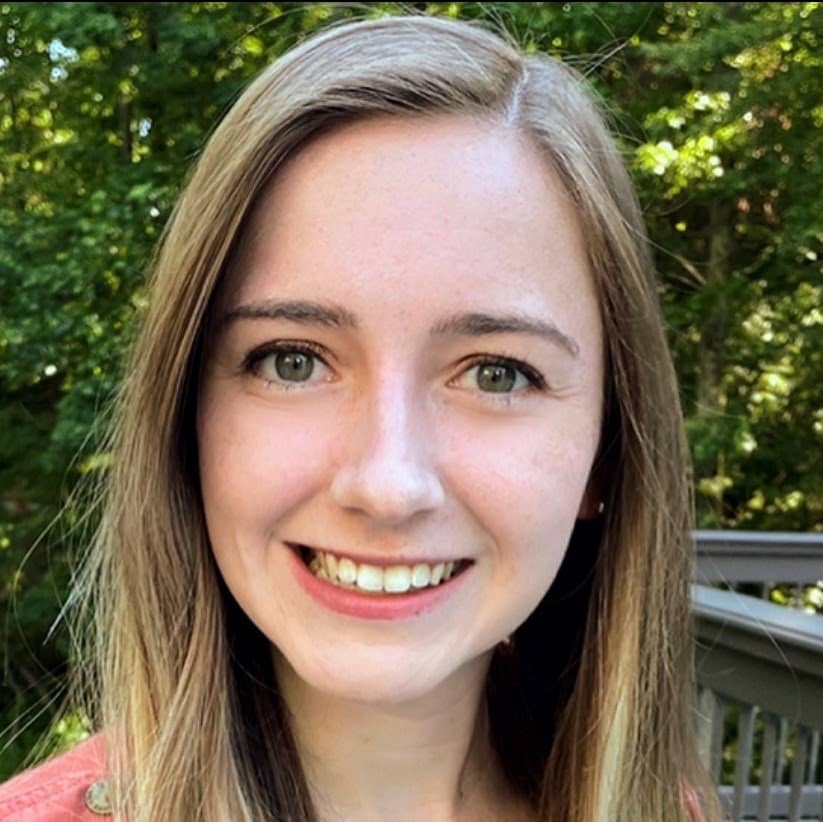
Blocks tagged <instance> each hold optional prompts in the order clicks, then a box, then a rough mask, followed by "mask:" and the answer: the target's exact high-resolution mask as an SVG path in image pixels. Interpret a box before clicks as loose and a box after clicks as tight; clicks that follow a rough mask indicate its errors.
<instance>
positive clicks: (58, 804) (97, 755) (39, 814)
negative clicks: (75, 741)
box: [0, 734, 109, 822]
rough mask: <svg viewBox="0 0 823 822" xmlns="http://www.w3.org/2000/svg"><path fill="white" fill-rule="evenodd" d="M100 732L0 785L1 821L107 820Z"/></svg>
mask: <svg viewBox="0 0 823 822" xmlns="http://www.w3.org/2000/svg"><path fill="white" fill-rule="evenodd" d="M104 776H105V750H104V746H103V737H102V736H101V735H100V734H98V735H96V736H93V737H91V738H90V739H87V740H85V741H84V742H81V743H80V744H79V745H77V746H75V747H74V748H72V749H71V750H70V751H67V752H66V753H63V754H59V755H58V756H55V757H53V758H52V759H49V760H48V761H47V762H44V763H43V764H41V765H37V766H36V767H34V768H31V769H29V770H28V771H24V772H23V773H21V774H18V775H17V776H15V777H13V778H12V779H10V780H9V781H8V782H5V783H4V784H3V785H0V822H7V821H8V822H12V821H13V822H68V820H76V821H77V822H103V819H104V818H105V817H106V816H108V815H109V813H108V811H109V809H108V796H107V789H106V785H105V783H104Z"/></svg>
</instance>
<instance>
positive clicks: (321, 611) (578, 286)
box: [198, 117, 603, 702]
mask: <svg viewBox="0 0 823 822" xmlns="http://www.w3.org/2000/svg"><path fill="white" fill-rule="evenodd" d="M219 312H220V318H222V321H221V322H220V323H219V324H218V328H217V331H216V332H215V335H214V338H213V339H212V340H211V345H210V354H209V356H208V359H207V362H206V368H205V371H204V376H203V380H202V384H201V393H200V403H199V408H198V439H199V454H200V469H201V479H202V493H203V502H204V506H205V513H206V520H207V525H208V532H209V536H210V540H211V544H212V547H213V551H214V556H215V558H216V561H217V564H218V566H219V568H220V571H221V573H222V574H223V577H224V578H225V581H226V584H227V585H228V588H229V590H230V591H231V593H232V594H233V595H234V597H235V598H236V600H237V602H238V603H239V604H240V606H241V607H242V609H243V610H244V611H245V612H246V614H247V615H248V616H249V618H250V619H251V620H252V621H253V622H254V623H255V624H256V625H257V627H258V628H259V629H260V630H261V631H262V632H263V633H264V634H265V635H266V636H268V637H269V639H270V640H271V641H272V643H273V644H274V646H275V647H276V648H277V649H278V651H279V654H280V656H279V658H280V659H285V660H286V661H287V662H288V663H289V664H290V665H291V667H292V668H293V669H294V671H295V672H296V673H297V675H298V676H299V677H300V678H302V679H303V680H304V681H305V682H307V683H309V684H310V685H312V686H314V687H316V688H318V689H320V690H322V691H326V692H329V693H334V694H336V695H338V696H342V697H347V698H355V699H360V700H374V701H391V702H397V701H402V700H405V699H411V698H414V697H416V696H421V695H423V694H425V693H427V692H429V691H431V690H432V689H434V688H435V687H437V686H438V685H441V684H443V683H444V682H446V681H447V680H448V678H449V677H451V676H453V675H455V674H456V673H457V672H458V671H459V670H461V669H466V666H469V665H472V664H477V663H478V662H479V661H483V660H487V659H488V652H489V651H490V649H492V648H493V647H494V645H495V644H496V643H498V642H500V640H502V639H504V638H505V637H506V636H507V635H508V634H510V633H511V632H512V631H514V629H515V628H517V626H518V625H520V624H521V623H522V622H523V621H524V620H525V619H526V617H527V616H528V615H529V614H530V613H531V611H532V610H533V609H534V608H535V607H536V606H537V604H538V603H539V602H540V600H541V598H542V597H543V595H544V593H545V592H546V590H547V589H548V588H549V586H550V585H551V583H552V581H553V579H554V577H555V574H556V572H557V569H558V566H559V565H560V562H561V560H562V558H563V555H564V552H565V550H566V546H567V544H568V541H569V537H570V534H571V531H572V528H573V526H574V523H575V519H576V518H577V517H578V516H582V515H590V514H591V511H592V510H593V508H594V506H595V505H596V497H595V495H594V492H592V491H591V490H590V491H589V493H587V483H588V480H589V472H590V469H591V466H592V461H593V458H594V455H595V452H596V449H597V446H598V438H599V431H600V422H601V403H602V384H603V356H602V351H603V341H602V332H601V324H600V320H599V312H598V306H597V302H596V297H595V293H594V288H593V284H592V279H591V275H590V272H589V270H588V265H587V261H586V254H585V251H584V238H583V237H582V235H581V231H580V228H579V226H578V223H577V220H576V217H575V211H574V207H573V206H572V204H571V203H570V202H569V200H568V199H567V197H566V196H564V194H563V192H562V189H561V186H560V184H559V182H558V180H557V178H556V176H555V175H554V173H553V172H552V171H551V170H550V167H549V166H548V165H547V163H546V162H545V161H543V160H542V159H541V157H540V155H539V154H538V152H537V150H536V149H535V148H534V147H533V146H532V145H531V144H530V143H528V142H526V141H525V140H524V139H523V138H522V137H520V136H518V135H517V133H515V132H514V131H512V130H508V129H504V128H502V127H495V126H490V125H488V124H486V123H479V122H477V121H473V120H469V119H463V118H455V117H441V118H430V119H425V120H424V119H399V118H382V119H375V120H371V121H368V122H362V123H357V124H353V125H349V126H346V127H344V128H342V129H340V130H337V131H335V132H333V133H331V134H328V135H325V136H322V137H320V138H318V139H317V140H316V141H314V142H312V143H310V144H309V145H308V146H307V147H306V148H304V149H303V150H302V151H301V152H300V153H299V154H298V155H296V156H295V157H293V158H292V159H291V160H290V161H289V162H288V163H287V164H286V166H285V167H284V168H283V169H282V170H281V171H280V172H279V173H278V175H277V178H276V181H275V182H274V183H273V184H272V185H271V186H270V187H269V189H268V191H267V192H266V196H265V197H264V198H263V199H262V201H261V202H260V204H259V205H258V207H257V209H256V211H255V214H254V216H253V220H252V222H251V225H250V227H249V229H248V231H247V232H246V234H245V235H244V237H243V242H242V247H241V252H240V254H239V257H238V259H237V260H236V264H235V265H234V267H233V270H232V273H231V275H230V279H229V281H228V283H227V287H226V288H225V289H224V292H223V296H222V299H221V304H220V307H219ZM299 546H304V547H308V548H311V549H314V551H315V552H320V553H319V554H318V555H319V556H320V557H321V558H320V559H319V560H318V559H314V561H313V562H312V557H313V556H314V554H313V553H312V552H311V551H307V550H305V549H304V550H301V549H300V548H299ZM327 554H330V555H331V557H332V559H331V560H329V559H328V557H327V556H325V555H327ZM307 562H308V563H309V564H311V565H312V566H313V568H314V569H315V570H314V571H312V570H310V568H309V567H308V565H307ZM449 562H452V563H454V571H453V576H452V577H451V578H450V579H448V580H445V581H444V578H445V576H447V575H448V567H449V566H448V565H447V563H449ZM321 565H322V571H321V572H320V573H321V574H325V576H326V577H329V575H330V574H337V575H338V578H337V582H336V583H333V582H331V581H330V580H329V579H321V578H319V577H318V576H316V574H315V571H317V569H318V568H319V567H320V566H321ZM415 566H417V567H415ZM438 567H439V568H440V571H439V572H438ZM353 575H354V578H355V581H354V582H350V583H348V584H347V583H346V580H351V579H352V578H353ZM438 577H440V582H439V583H437V578H438ZM341 578H342V581H341ZM435 583H437V584H435ZM417 586H420V587H417ZM404 588H405V589H407V590H405V591H404V590H403V589H404ZM387 589H389V590H387ZM557 627H558V630H559V631H563V630H567V628H568V626H563V625H558V626H557Z"/></svg>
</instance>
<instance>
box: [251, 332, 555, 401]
mask: <svg viewBox="0 0 823 822" xmlns="http://www.w3.org/2000/svg"><path fill="white" fill-rule="evenodd" d="M281 352H288V353H293V354H303V355H305V356H309V357H316V358H317V359H319V360H320V361H321V362H322V363H323V364H324V365H326V367H328V363H326V360H325V359H324V356H323V354H324V351H323V349H322V348H320V346H317V345H314V344H312V343H309V342H300V343H294V342H277V343H267V344H266V345H262V346H260V347H259V348H256V349H254V350H253V351H250V352H249V353H248V354H247V355H246V356H245V358H244V359H243V364H242V371H243V373H248V374H252V375H254V376H256V377H258V378H259V379H262V380H263V382H265V383H266V385H267V386H274V387H276V388H277V389H279V390H282V391H292V390H295V389H297V390H300V389H299V388H298V386H299V385H300V383H294V384H293V385H289V384H288V383H286V384H283V383H280V382H277V381H276V380H270V379H267V378H266V377H263V376H262V375H261V374H260V363H261V362H262V361H263V360H264V359H266V357H269V356H271V355H272V354H278V353H281ZM482 365H493V366H494V365H497V366H501V367H503V368H514V369H515V370H516V371H519V372H520V373H521V374H522V375H523V376H524V377H525V378H526V380H528V383H529V384H528V386H526V388H525V389H523V390H521V391H514V392H503V393H499V394H496V393H495V392H493V391H481V392H480V393H481V394H484V395H485V396H488V397H490V398H491V399H492V400H493V401H496V402H501V403H504V404H511V402H512V400H513V399H515V398H517V397H518V396H519V395H522V394H532V393H534V392H541V391H546V390H548V384H547V383H546V380H545V378H544V377H543V375H542V374H541V373H540V372H539V371H537V369H535V368H533V367H532V366H531V365H529V364H528V363H526V362H523V361H522V360H519V359H517V358H516V357H509V356H501V355H491V354H489V355H478V356H476V357H473V358H470V360H469V362H468V364H467V365H466V368H465V369H464V370H463V371H462V372H461V374H464V373H466V372H467V371H469V370H471V369H472V368H475V367H476V366H482Z"/></svg>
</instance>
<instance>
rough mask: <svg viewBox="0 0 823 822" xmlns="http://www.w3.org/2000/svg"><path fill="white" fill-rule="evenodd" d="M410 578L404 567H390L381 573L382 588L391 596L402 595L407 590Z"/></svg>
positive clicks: (407, 570)
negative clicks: (391, 594)
mask: <svg viewBox="0 0 823 822" xmlns="http://www.w3.org/2000/svg"><path fill="white" fill-rule="evenodd" d="M411 576H412V575H411V573H410V572H409V569H408V568H407V567H406V566H405V565H392V566H391V567H390V568H386V570H385V571H384V572H383V588H384V589H385V590H386V591H390V592H391V593H393V594H402V593H404V592H406V591H408V590H409V586H410V585H411Z"/></svg>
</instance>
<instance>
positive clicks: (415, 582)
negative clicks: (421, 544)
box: [411, 562, 431, 588]
mask: <svg viewBox="0 0 823 822" xmlns="http://www.w3.org/2000/svg"><path fill="white" fill-rule="evenodd" d="M429 582H431V569H430V568H429V566H428V565H425V564H424V563H422V562H421V563H419V564H417V565H415V566H414V568H412V572H411V584H412V586H413V587H415V588H425V587H426V586H427V585H428V584H429Z"/></svg>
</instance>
